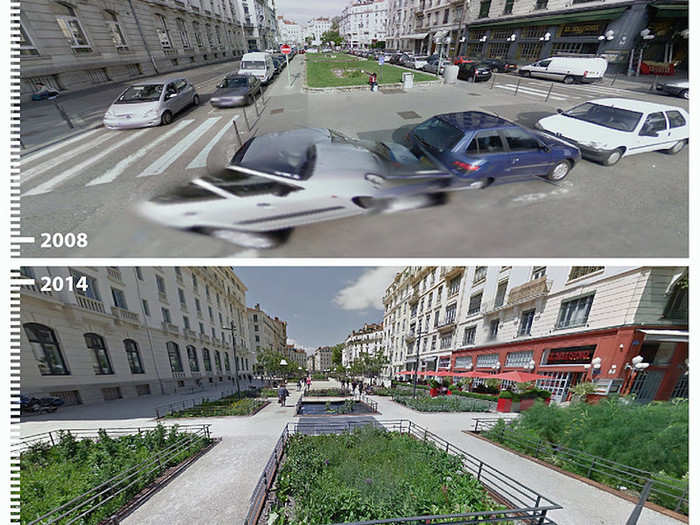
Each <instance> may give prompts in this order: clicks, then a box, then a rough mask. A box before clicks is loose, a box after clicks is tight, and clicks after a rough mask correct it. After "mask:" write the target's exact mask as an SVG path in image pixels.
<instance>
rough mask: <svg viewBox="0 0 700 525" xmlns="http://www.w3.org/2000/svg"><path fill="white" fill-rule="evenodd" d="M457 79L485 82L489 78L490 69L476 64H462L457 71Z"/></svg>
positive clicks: (486, 65) (485, 65)
mask: <svg viewBox="0 0 700 525" xmlns="http://www.w3.org/2000/svg"><path fill="white" fill-rule="evenodd" d="M457 78H458V79H460V80H472V79H473V80H474V82H485V81H487V80H489V79H490V78H491V68H490V67H489V66H488V64H483V63H476V62H463V63H462V64H460V66H459V71H457Z"/></svg>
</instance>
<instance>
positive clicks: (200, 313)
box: [194, 297, 202, 315]
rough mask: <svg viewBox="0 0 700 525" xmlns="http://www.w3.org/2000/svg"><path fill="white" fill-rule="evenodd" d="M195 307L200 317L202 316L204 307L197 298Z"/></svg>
mask: <svg viewBox="0 0 700 525" xmlns="http://www.w3.org/2000/svg"><path fill="white" fill-rule="evenodd" d="M194 307H195V309H196V310H197V313H198V314H199V315H202V305H201V304H200V302H199V299H198V298H197V297H195V298H194Z"/></svg>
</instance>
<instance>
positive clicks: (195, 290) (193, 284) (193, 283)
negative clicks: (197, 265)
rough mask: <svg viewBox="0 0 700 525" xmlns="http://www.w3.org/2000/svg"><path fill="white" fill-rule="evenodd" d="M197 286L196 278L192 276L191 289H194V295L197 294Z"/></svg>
mask: <svg viewBox="0 0 700 525" xmlns="http://www.w3.org/2000/svg"><path fill="white" fill-rule="evenodd" d="M198 287H199V285H198V284H197V276H196V275H195V274H192V288H194V293H199V289H198Z"/></svg>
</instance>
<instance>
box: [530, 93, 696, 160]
mask: <svg viewBox="0 0 700 525" xmlns="http://www.w3.org/2000/svg"><path fill="white" fill-rule="evenodd" d="M557 112H558V113H559V114H558V115H552V116H551V117H545V118H543V119H541V120H540V121H539V122H537V124H535V127H536V128H537V129H539V130H542V131H545V132H547V133H551V134H552V135H554V136H556V137H561V138H563V139H566V140H568V141H569V142H572V143H574V144H576V146H578V147H579V148H580V149H581V153H582V154H583V157H585V158H588V159H591V160H595V161H597V162H600V163H602V164H604V165H606V166H612V165H613V164H616V163H617V162H618V161H619V160H620V159H621V158H622V157H626V156H628V155H635V154H637V153H646V152H648V151H663V152H664V153H669V154H676V153H678V152H680V151H681V150H682V149H683V148H684V147H685V145H686V144H687V143H688V134H689V124H688V113H687V112H686V111H685V110H684V109H682V108H679V107H675V106H669V105H666V104H656V103H654V102H645V101H642V100H632V99H627V98H601V99H597V100H590V101H588V102H584V103H583V104H580V105H578V106H575V107H573V108H571V109H569V110H567V111H562V110H557Z"/></svg>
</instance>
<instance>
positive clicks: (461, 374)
mask: <svg viewBox="0 0 700 525" xmlns="http://www.w3.org/2000/svg"><path fill="white" fill-rule="evenodd" d="M452 375H453V376H456V377H477V378H481V379H487V378H492V377H495V376H494V375H493V374H487V373H485V372H474V371H472V372H452Z"/></svg>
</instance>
